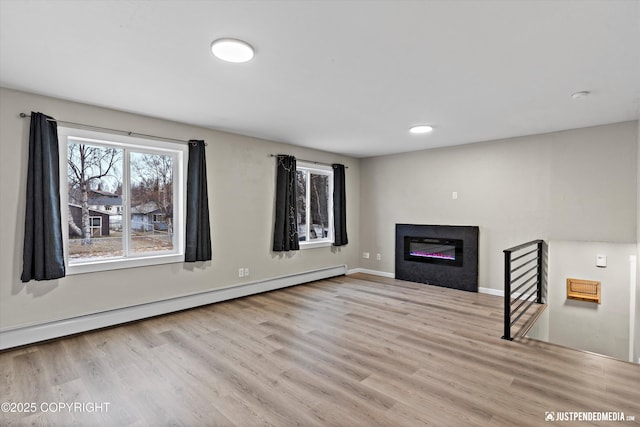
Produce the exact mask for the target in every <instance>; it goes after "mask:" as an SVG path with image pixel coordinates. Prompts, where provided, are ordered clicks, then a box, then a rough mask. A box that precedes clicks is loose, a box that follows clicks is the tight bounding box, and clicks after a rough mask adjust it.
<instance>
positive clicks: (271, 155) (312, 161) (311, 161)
mask: <svg viewBox="0 0 640 427" xmlns="http://www.w3.org/2000/svg"><path fill="white" fill-rule="evenodd" d="M278 156H279V154H269V157H278ZM296 160H300V161H301V162H305V163H313V164H314V165H323V166H332V165H331V163H324V162H316V161H314V160H305V159H296ZM344 168H345V169H349V166H345V167H344Z"/></svg>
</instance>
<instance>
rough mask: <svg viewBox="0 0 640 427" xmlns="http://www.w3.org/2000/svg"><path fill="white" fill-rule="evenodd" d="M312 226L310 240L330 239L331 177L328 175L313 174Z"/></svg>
mask: <svg viewBox="0 0 640 427" xmlns="http://www.w3.org/2000/svg"><path fill="white" fill-rule="evenodd" d="M309 191H310V193H311V194H309V196H310V197H309V198H310V205H311V206H310V209H311V212H310V213H311V225H310V227H309V234H310V236H309V240H310V241H311V240H315V239H326V238H327V237H329V210H328V206H329V205H328V195H329V177H328V176H327V175H316V174H313V173H312V174H311V185H310V188H309Z"/></svg>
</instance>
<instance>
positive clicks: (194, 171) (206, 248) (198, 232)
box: [184, 140, 211, 262]
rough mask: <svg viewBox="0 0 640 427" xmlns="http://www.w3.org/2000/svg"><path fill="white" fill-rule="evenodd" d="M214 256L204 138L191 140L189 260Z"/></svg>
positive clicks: (188, 188) (189, 166)
mask: <svg viewBox="0 0 640 427" xmlns="http://www.w3.org/2000/svg"><path fill="white" fill-rule="evenodd" d="M210 259H211V230H210V225H209V196H208V193H207V163H206V158H205V143H204V141H196V140H192V141H189V164H188V168H187V235H186V248H185V254H184V260H185V262H196V261H208V260H210Z"/></svg>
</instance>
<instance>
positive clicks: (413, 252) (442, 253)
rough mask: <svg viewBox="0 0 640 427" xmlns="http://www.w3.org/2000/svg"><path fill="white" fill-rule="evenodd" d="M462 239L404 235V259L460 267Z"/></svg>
mask: <svg viewBox="0 0 640 427" xmlns="http://www.w3.org/2000/svg"><path fill="white" fill-rule="evenodd" d="M463 249H464V247H463V241H462V240H461V239H439V238H433V237H418V236H404V259H405V260H407V261H418V262H429V263H432V264H444V265H455V266H458V267H462V262H463V257H462V254H463Z"/></svg>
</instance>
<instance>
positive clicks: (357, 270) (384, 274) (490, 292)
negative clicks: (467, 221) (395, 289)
mask: <svg viewBox="0 0 640 427" xmlns="http://www.w3.org/2000/svg"><path fill="white" fill-rule="evenodd" d="M354 273H365V274H372V275H374V276H382V277H388V278H390V279H395V278H396V275H395V274H393V273H387V272H386V271H378V270H369V269H366V268H352V269H351V270H349V271H347V274H354ZM478 292H479V293H481V294H488V295H495V296H499V297H503V296H504V291H503V290H502V289H493V288H478Z"/></svg>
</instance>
